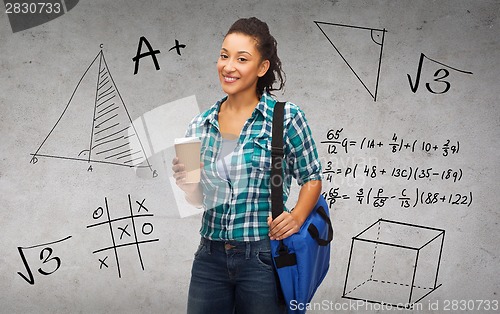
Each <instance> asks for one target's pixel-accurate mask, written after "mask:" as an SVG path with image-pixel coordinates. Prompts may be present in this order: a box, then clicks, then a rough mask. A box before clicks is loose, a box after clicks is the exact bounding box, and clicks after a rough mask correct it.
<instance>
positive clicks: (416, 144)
mask: <svg viewBox="0 0 500 314" xmlns="http://www.w3.org/2000/svg"><path fill="white" fill-rule="evenodd" d="M344 133H345V132H344V128H340V129H330V130H328V132H327V133H326V140H323V141H321V143H322V144H324V145H326V146H327V151H328V155H329V156H331V157H332V158H331V160H327V161H326V162H325V163H324V167H323V177H324V181H325V182H328V183H329V185H330V187H327V186H325V188H326V189H327V191H325V192H323V193H322V194H323V196H324V197H325V199H327V201H328V202H329V206H330V208H333V205H334V204H336V203H337V202H338V201H348V200H354V201H356V202H357V204H359V205H371V206H373V207H375V208H381V207H384V206H386V205H387V204H389V203H397V205H398V206H399V207H401V208H415V207H417V206H421V205H426V206H428V205H438V204H449V205H457V206H465V207H470V206H471V205H472V203H473V192H472V191H465V192H464V191H460V192H453V193H449V192H443V190H448V189H444V188H443V187H442V186H439V185H440V184H441V185H442V184H449V183H451V184H453V186H454V187H456V188H458V186H459V185H460V182H463V180H465V178H466V174H465V173H464V172H465V171H464V168H462V167H454V166H453V165H452V164H450V163H448V162H446V165H445V166H430V165H429V164H428V161H426V162H425V164H426V165H425V166H423V165H422V164H424V162H423V161H422V164H421V165H418V164H414V163H413V164H410V165H408V164H407V165H393V163H392V162H391V163H390V164H391V166H384V165H383V164H380V163H379V158H373V159H369V160H366V159H365V158H360V162H355V161H357V160H356V158H353V159H352V160H350V159H349V160H348V161H352V162H351V163H349V164H340V163H339V160H338V158H337V157H335V158H334V157H333V156H336V155H337V154H342V155H344V154H349V155H353V154H355V153H356V152H360V151H366V150H372V149H373V150H378V151H377V153H385V154H386V155H387V156H389V157H391V156H395V154H398V153H404V152H408V153H409V154H412V153H417V152H420V153H422V152H424V153H425V154H424V156H427V157H428V158H429V160H432V158H434V160H436V159H437V158H440V159H441V158H448V157H449V156H452V155H459V154H460V141H459V140H451V139H447V140H445V141H444V142H442V143H438V142H435V141H426V140H419V139H406V138H403V137H400V136H399V135H398V134H397V133H393V135H392V137H390V138H385V139H376V138H368V137H363V138H360V139H356V138H350V137H349V136H347V135H345V134H344ZM431 152H438V153H437V154H431ZM421 155H422V154H421ZM327 158H328V157H327ZM348 158H350V157H348ZM403 159H406V157H404V158H403ZM388 163H389V162H388ZM442 163H443V162H440V164H442ZM336 179H340V180H336ZM344 179H347V183H348V184H347V185H346V184H345V180H344ZM379 179H380V180H383V182H384V183H383V184H377V183H379V182H378V181H377V180H379ZM351 180H356V181H354V183H355V184H354V185H353V184H351V183H352V181H351ZM367 182H368V183H369V184H370V186H369V187H366V186H365V183H367ZM387 182H390V184H391V186H390V188H388V187H387ZM410 182H418V183H419V185H421V186H420V187H416V186H411V185H409V186H401V187H399V186H398V184H401V183H407V184H409V183H410ZM424 184H425V185H426V186H422V185H424ZM429 184H432V186H430V187H428V186H427V185H429ZM352 186H356V188H357V190H356V191H353V190H352V189H351V187H352ZM436 186H437V187H436ZM395 188H396V189H397V192H393V191H394V189H395Z"/></svg>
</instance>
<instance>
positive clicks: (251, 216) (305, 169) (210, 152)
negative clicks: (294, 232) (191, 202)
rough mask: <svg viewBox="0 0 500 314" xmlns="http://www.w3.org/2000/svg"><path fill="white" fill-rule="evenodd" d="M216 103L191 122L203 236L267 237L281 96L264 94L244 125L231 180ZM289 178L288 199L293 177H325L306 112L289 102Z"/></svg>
mask: <svg viewBox="0 0 500 314" xmlns="http://www.w3.org/2000/svg"><path fill="white" fill-rule="evenodd" d="M225 100H226V98H223V99H221V100H220V101H218V102H216V103H215V104H214V105H213V106H212V107H211V108H209V109H208V110H207V111H205V112H203V113H201V114H199V115H198V116H196V117H195V118H194V119H193V120H192V121H191V123H190V125H189V128H188V130H187V132H186V136H196V137H199V138H200V139H201V161H202V162H203V163H204V166H203V169H202V176H201V185H202V187H203V194H204V200H203V205H204V208H205V211H204V213H203V218H202V226H201V229H200V234H201V235H202V236H203V237H205V238H207V239H211V240H236V241H258V240H261V239H264V238H266V237H268V232H269V228H268V225H267V217H268V216H269V215H270V214H271V186H270V176H271V127H272V117H273V108H274V105H275V103H276V100H275V99H274V98H272V97H271V96H269V94H266V93H265V94H264V95H263V96H262V98H261V100H260V102H259V104H258V105H257V107H256V108H255V110H254V112H253V113H252V116H251V117H250V118H249V119H248V121H247V122H246V123H245V125H244V126H243V129H242V131H241V134H240V137H239V139H238V143H237V144H236V148H235V151H234V154H233V156H232V160H231V166H230V169H229V171H230V175H229V177H230V178H233V180H232V181H227V180H225V179H223V178H222V177H221V176H219V173H218V171H217V158H218V157H219V152H220V147H221V143H222V136H221V133H220V131H219V123H218V113H219V108H220V106H221V104H222V102H224V101H225ZM284 144H285V147H284V148H285V156H286V158H285V160H286V162H285V163H284V167H283V168H284V178H285V180H284V182H283V192H284V194H283V199H284V201H285V202H286V200H287V198H288V194H289V192H290V185H291V183H292V177H293V178H295V179H296V180H297V183H298V184H299V185H303V184H304V183H306V182H308V181H311V180H321V163H320V161H319V159H318V153H317V151H316V146H315V143H314V140H313V138H312V136H311V130H310V128H309V126H308V125H307V120H306V118H305V116H304V113H303V112H302V110H300V108H299V107H297V106H296V105H294V104H292V103H289V102H287V103H286V105H285V118H284Z"/></svg>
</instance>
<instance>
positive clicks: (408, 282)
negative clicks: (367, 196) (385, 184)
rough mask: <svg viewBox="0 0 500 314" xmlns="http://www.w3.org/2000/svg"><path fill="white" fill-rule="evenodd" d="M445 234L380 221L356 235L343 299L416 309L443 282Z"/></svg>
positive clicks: (395, 222) (420, 227) (413, 226)
mask: <svg viewBox="0 0 500 314" xmlns="http://www.w3.org/2000/svg"><path fill="white" fill-rule="evenodd" d="M444 234H445V231H444V230H442V229H437V228H431V227H425V226H418V225H414V224H408V223H402V222H397V221H390V220H385V219H379V220H378V221H376V222H375V223H373V224H372V225H371V226H369V227H368V228H366V229H365V230H363V231H362V232H361V233H359V234H358V235H357V236H355V237H353V238H352V243H351V251H350V255H349V264H348V266H347V274H346V279H345V285H344V292H343V295H342V297H343V298H347V299H351V300H360V301H366V302H371V303H379V304H387V305H392V306H395V307H402V308H411V307H412V306H413V305H414V304H415V303H417V302H419V301H420V300H422V299H423V298H425V297H426V296H428V295H429V294H430V293H432V292H433V291H435V290H436V289H437V288H439V287H440V286H441V284H439V283H438V273H439V267H440V264H441V255H442V252H443V244H444ZM367 256H368V258H367Z"/></svg>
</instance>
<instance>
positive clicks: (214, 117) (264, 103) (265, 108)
mask: <svg viewBox="0 0 500 314" xmlns="http://www.w3.org/2000/svg"><path fill="white" fill-rule="evenodd" d="M226 99H227V96H224V97H223V98H222V99H220V100H218V101H217V102H216V103H215V104H214V105H213V106H212V108H211V109H209V112H208V114H207V116H206V119H205V121H204V123H210V124H212V125H216V126H217V127H218V126H219V122H218V118H219V109H220V106H221V105H222V103H223V102H224V101H225V100H226ZM276 102H277V101H276V99H274V98H273V97H272V96H271V95H269V94H268V93H267V92H264V93H263V94H262V97H261V98H260V101H259V103H258V104H257V107H255V110H254V113H253V114H252V116H254V115H255V114H256V113H260V114H261V115H262V117H263V118H264V120H268V119H271V118H272V116H271V113H272V109H273V108H274V105H275V104H276Z"/></svg>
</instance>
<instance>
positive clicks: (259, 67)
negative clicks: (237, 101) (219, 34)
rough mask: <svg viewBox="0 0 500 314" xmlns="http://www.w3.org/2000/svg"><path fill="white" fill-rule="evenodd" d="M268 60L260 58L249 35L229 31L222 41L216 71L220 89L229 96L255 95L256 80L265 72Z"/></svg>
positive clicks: (255, 43)
mask: <svg viewBox="0 0 500 314" xmlns="http://www.w3.org/2000/svg"><path fill="white" fill-rule="evenodd" d="M268 69H269V61H268V60H262V56H261V54H260V53H259V51H258V49H257V42H256V41H255V39H254V38H253V37H251V36H248V35H245V34H241V33H231V34H228V35H227V36H226V38H225V39H224V41H223V42H222V48H221V51H220V56H219V60H218V61H217V71H218V72H219V80H220V83H221V86H222V89H223V90H224V92H225V93H226V94H228V95H229V96H236V95H247V96H250V95H252V93H253V94H254V95H252V96H254V97H257V81H258V79H259V77H262V76H263V75H264V74H266V72H267V70H268Z"/></svg>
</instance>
